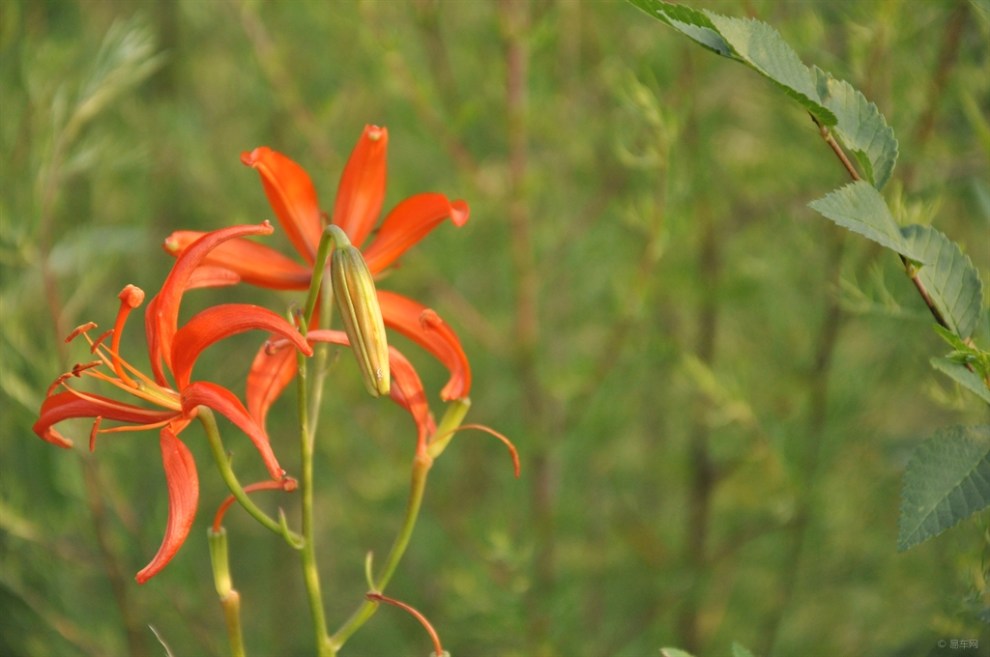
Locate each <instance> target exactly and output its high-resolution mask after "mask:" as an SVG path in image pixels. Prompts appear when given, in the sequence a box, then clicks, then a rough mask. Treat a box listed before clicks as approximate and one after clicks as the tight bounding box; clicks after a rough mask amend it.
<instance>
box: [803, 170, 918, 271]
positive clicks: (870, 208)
mask: <svg viewBox="0 0 990 657" xmlns="http://www.w3.org/2000/svg"><path fill="white" fill-rule="evenodd" d="M808 206H809V207H810V208H811V209H812V210H815V211H817V212H820V213H821V214H822V215H823V216H825V217H826V218H827V219H831V220H832V221H834V222H835V223H837V224H838V225H840V226H842V227H843V228H846V229H848V230H851V231H853V232H854V233H859V234H860V235H862V236H863V237H865V238H867V239H869V240H872V241H874V242H876V243H877V244H880V245H881V246H885V247H887V248H888V249H891V250H892V251H895V252H897V253H900V254H901V255H903V256H905V257H907V258H910V259H912V260H915V261H917V262H922V263H924V262H925V260H924V259H923V257H922V252H921V251H920V250H919V249H918V245H916V244H915V243H914V242H912V241H910V240H908V239H907V238H906V237H905V236H904V235H903V234H902V233H901V230H900V228H899V227H898V225H897V221H896V220H895V219H894V216H893V215H892V214H891V213H890V210H889V209H888V208H887V203H886V202H885V201H884V200H883V196H881V195H880V192H878V191H877V189H876V188H875V187H874V186H873V185H871V184H869V183H866V182H862V181H857V182H852V183H849V184H848V185H846V186H844V187H841V188H839V189H837V190H835V191H834V192H830V193H829V194H828V195H827V196H825V197H824V198H820V199H818V200H817V201H812V202H811V203H809V204H808Z"/></svg>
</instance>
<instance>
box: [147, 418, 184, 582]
mask: <svg viewBox="0 0 990 657" xmlns="http://www.w3.org/2000/svg"><path fill="white" fill-rule="evenodd" d="M159 442H160V444H161V450H162V465H164V466H165V484H166V486H167V488H168V524H167V525H166V526H165V537H164V539H163V540H162V544H161V546H160V547H159V548H158V553H157V554H155V556H154V558H153V559H152V560H151V562H150V563H148V565H147V566H145V567H144V568H142V569H141V570H140V572H138V574H137V575H136V576H135V578H134V579H136V580H137V582H138V584H144V583H145V582H147V581H148V580H149V579H151V578H152V577H154V576H155V575H157V574H158V573H159V572H161V570H162V568H164V567H165V566H166V565H167V564H168V562H169V561H171V560H172V557H174V556H175V553H176V552H178V551H179V548H180V547H182V544H183V543H185V541H186V537H187V536H189V530H191V529H192V526H193V520H195V519H196V507H197V505H198V504H199V475H197V473H196V462H195V461H193V456H192V452H190V451H189V448H188V447H186V446H185V444H184V443H183V442H182V441H181V440H179V438H178V437H177V436H176V435H175V432H174V431H173V429H172V427H165V428H163V429H162V430H161V434H160V438H159Z"/></svg>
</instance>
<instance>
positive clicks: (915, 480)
mask: <svg viewBox="0 0 990 657" xmlns="http://www.w3.org/2000/svg"><path fill="white" fill-rule="evenodd" d="M987 506H990V425H982V426H976V427H950V428H948V429H943V430H941V431H938V432H936V433H935V435H934V436H932V437H931V438H929V439H928V440H926V441H925V442H924V443H922V444H921V445H919V446H918V448H917V449H916V450H915V451H914V454H913V455H912V456H911V461H910V462H909V463H908V466H907V471H906V472H905V473H904V490H903V493H902V494H901V518H900V523H899V525H900V531H899V535H898V537H897V549H898V550H899V551H903V550H907V549H908V548H910V547H913V546H915V545H917V544H918V543H921V542H922V541H924V540H926V539H928V538H931V537H932V536H937V535H938V534H941V533H942V532H944V531H945V530H946V529H948V528H949V527H952V526H953V525H955V524H957V523H959V522H961V521H962V520H964V519H965V518H968V517H969V516H971V515H973V514H974V513H977V512H978V511H982V510H983V509H985V508H987Z"/></svg>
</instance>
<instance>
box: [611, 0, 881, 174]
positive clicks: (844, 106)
mask: <svg viewBox="0 0 990 657" xmlns="http://www.w3.org/2000/svg"><path fill="white" fill-rule="evenodd" d="M631 2H632V4H634V5H636V6H638V7H639V8H640V9H642V10H643V11H645V12H647V13H648V14H650V15H653V16H655V17H656V18H658V19H660V20H662V21H663V22H665V23H667V24H668V25H670V26H671V27H673V28H674V29H676V30H677V31H679V32H681V33H682V34H685V35H686V36H688V37H690V38H692V39H694V40H695V41H697V42H699V43H701V44H702V45H703V46H705V47H707V48H709V49H710V50H713V51H714V52H716V53H718V54H720V55H722V56H724V57H730V58H732V59H736V60H737V61H740V62H742V63H744V64H746V65H748V66H749V67H750V68H752V69H753V70H755V71H757V72H758V73H760V74H761V75H763V76H764V77H766V78H767V79H768V80H770V81H771V82H772V83H773V84H774V85H775V86H777V87H778V88H779V89H781V90H782V91H783V92H784V93H786V94H787V95H788V96H790V97H791V98H793V99H795V100H796V101H798V103H800V104H801V106H802V107H804V108H805V109H806V110H807V111H808V112H809V113H810V114H811V115H812V116H813V117H814V118H815V120H816V122H817V123H819V124H820V125H823V126H828V127H834V129H835V133H836V134H837V135H838V137H839V138H840V139H841V140H842V142H843V144H844V145H845V146H846V147H847V148H848V149H850V150H851V151H852V152H853V154H854V155H855V156H856V158H857V160H858V161H859V163H860V164H861V166H862V167H863V171H864V173H865V175H866V178H867V179H868V180H869V181H870V182H871V183H873V184H874V185H875V186H876V187H877V189H881V188H882V187H883V186H884V184H885V183H886V182H887V180H888V179H889V178H890V175H891V173H892V172H893V170H894V162H895V161H896V160H897V140H896V139H895V138H894V131H893V130H892V129H891V128H890V127H889V126H888V125H887V122H886V120H885V119H884V118H883V115H881V114H880V111H879V110H878V109H877V106H876V105H875V104H874V103H871V102H869V101H868V100H867V99H866V97H865V96H864V95H863V94H862V93H860V92H859V91H857V90H856V89H854V88H853V87H852V85H850V84H849V83H848V82H845V81H842V80H836V79H834V78H833V77H832V76H831V75H830V74H828V73H826V72H825V71H822V70H821V69H819V68H818V67H817V66H816V67H814V68H808V67H807V66H805V65H804V63H802V62H801V59H800V58H799V57H798V55H797V53H795V52H794V50H793V49H792V48H791V47H790V46H789V45H788V44H787V42H786V41H784V39H783V38H782V37H781V36H780V33H779V32H778V31H777V30H776V29H774V28H773V27H771V26H770V25H768V24H766V23H764V22H762V21H758V20H754V19H739V18H731V17H726V16H721V15H719V14H715V13H712V12H710V11H702V12H699V11H694V10H690V9H687V8H685V7H682V6H680V5H674V4H670V3H666V2H662V1H661V0H631Z"/></svg>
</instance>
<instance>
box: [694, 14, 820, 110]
mask: <svg viewBox="0 0 990 657" xmlns="http://www.w3.org/2000/svg"><path fill="white" fill-rule="evenodd" d="M705 14H707V16H708V18H709V20H710V21H711V22H712V25H713V26H714V27H715V29H717V30H718V32H719V34H721V35H722V38H723V39H725V41H726V42H728V44H729V45H730V46H732V50H733V51H734V52H735V53H736V55H737V56H738V57H739V59H740V60H742V61H743V62H745V63H746V64H748V65H749V66H750V67H752V68H753V69H755V70H756V71H757V72H759V73H760V74H762V75H763V76H764V77H766V78H767V79H769V80H770V81H771V82H773V83H774V84H776V85H777V86H778V87H780V88H781V89H782V90H783V91H784V92H785V93H786V94H787V95H789V96H790V97H792V98H794V99H795V100H797V101H798V102H799V103H800V104H801V105H802V106H803V107H804V108H805V109H806V110H808V111H809V112H811V114H812V115H813V116H814V117H815V118H816V119H818V121H819V122H821V123H823V124H824V125H828V126H831V125H835V122H836V118H835V114H833V113H832V111H831V110H829V109H828V108H827V107H825V106H824V105H822V103H821V99H820V98H819V97H818V87H817V84H816V83H817V80H816V78H815V75H814V74H813V73H812V71H811V69H809V68H808V67H807V66H805V65H804V64H803V63H802V62H801V59H800V58H799V57H798V56H797V53H796V52H794V50H793V49H792V48H791V47H790V46H789V45H788V44H787V42H786V41H784V39H783V37H781V36H780V32H778V31H777V30H776V29H774V28H773V27H771V26H770V25H767V24H766V23H764V22H762V21H758V20H755V19H752V18H745V19H744V18H730V17H728V16H720V15H719V14H714V13H712V12H707V11H706V12H705Z"/></svg>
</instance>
